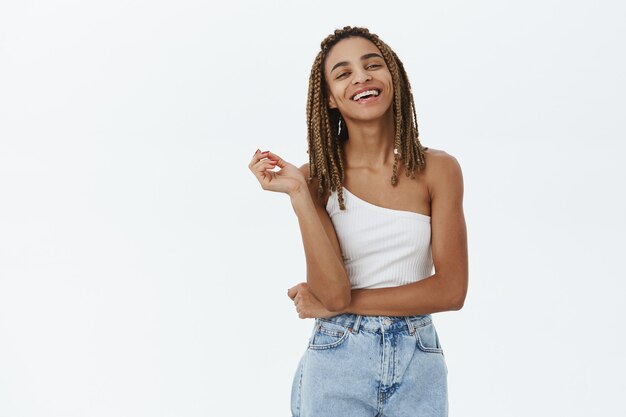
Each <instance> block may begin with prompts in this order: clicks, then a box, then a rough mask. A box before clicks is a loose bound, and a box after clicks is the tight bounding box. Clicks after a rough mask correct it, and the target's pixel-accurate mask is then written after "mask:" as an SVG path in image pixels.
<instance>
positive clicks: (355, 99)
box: [352, 90, 378, 101]
mask: <svg viewBox="0 0 626 417" xmlns="http://www.w3.org/2000/svg"><path fill="white" fill-rule="evenodd" d="M370 94H373V95H375V96H377V95H378V90H367V91H363V92H362V93H359V94H357V95H355V96H354V97H352V100H354V101H357V100H358V99H360V98H361V97H363V96H367V95H370Z"/></svg>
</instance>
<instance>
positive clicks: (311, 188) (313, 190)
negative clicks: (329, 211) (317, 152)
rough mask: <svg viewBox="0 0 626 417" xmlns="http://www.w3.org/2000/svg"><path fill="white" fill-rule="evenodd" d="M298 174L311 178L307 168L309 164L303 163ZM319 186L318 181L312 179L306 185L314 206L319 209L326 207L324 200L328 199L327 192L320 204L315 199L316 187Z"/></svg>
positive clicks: (309, 170)
mask: <svg viewBox="0 0 626 417" xmlns="http://www.w3.org/2000/svg"><path fill="white" fill-rule="evenodd" d="M299 169H300V172H302V175H304V178H309V177H310V176H311V169H310V167H309V163H308V162H305V163H304V164H302V166H300V168H299ZM318 184H319V179H317V178H312V179H311V181H310V182H309V183H308V187H309V193H310V194H311V198H313V202H314V203H315V204H316V205H319V206H321V207H324V206H325V205H326V199H327V198H328V194H329V193H328V192H326V194H325V195H324V196H323V197H324V198H323V202H320V201H319V200H318V198H317V187H318Z"/></svg>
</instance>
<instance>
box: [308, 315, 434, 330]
mask: <svg viewBox="0 0 626 417" xmlns="http://www.w3.org/2000/svg"><path fill="white" fill-rule="evenodd" d="M315 321H316V324H318V323H319V322H329V323H335V324H338V325H340V326H343V327H347V328H348V330H349V331H351V332H352V333H358V332H359V331H361V330H363V331H366V332H371V333H394V332H401V331H405V330H408V331H409V334H414V333H415V329H416V328H418V327H422V326H426V325H427V324H430V323H432V316H431V315H430V314H425V315H418V316H362V315H360V314H352V313H343V314H338V315H336V316H333V317H326V318H321V317H318V318H316V319H315Z"/></svg>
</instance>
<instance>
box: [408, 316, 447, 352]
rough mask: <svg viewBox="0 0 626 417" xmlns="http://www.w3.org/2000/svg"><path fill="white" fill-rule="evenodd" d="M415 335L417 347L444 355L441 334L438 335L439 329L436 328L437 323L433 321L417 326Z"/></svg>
mask: <svg viewBox="0 0 626 417" xmlns="http://www.w3.org/2000/svg"><path fill="white" fill-rule="evenodd" d="M415 337H416V339H417V347H419V349H420V350H422V351H424V352H430V353H439V354H442V355H443V349H442V347H441V343H439V335H437V329H435V325H434V324H433V323H432V322H430V323H427V324H425V325H423V326H420V327H416V328H415Z"/></svg>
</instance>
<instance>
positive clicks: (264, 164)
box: [252, 159, 276, 171]
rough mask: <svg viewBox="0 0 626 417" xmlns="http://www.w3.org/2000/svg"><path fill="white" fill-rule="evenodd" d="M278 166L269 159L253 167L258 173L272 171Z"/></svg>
mask: <svg viewBox="0 0 626 417" xmlns="http://www.w3.org/2000/svg"><path fill="white" fill-rule="evenodd" d="M275 166H276V162H274V161H270V160H269V159H263V160H261V161H259V162H257V163H256V164H254V165H253V166H252V169H253V170H256V171H265V170H266V169H268V168H269V169H272V168H274V167H275Z"/></svg>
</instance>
